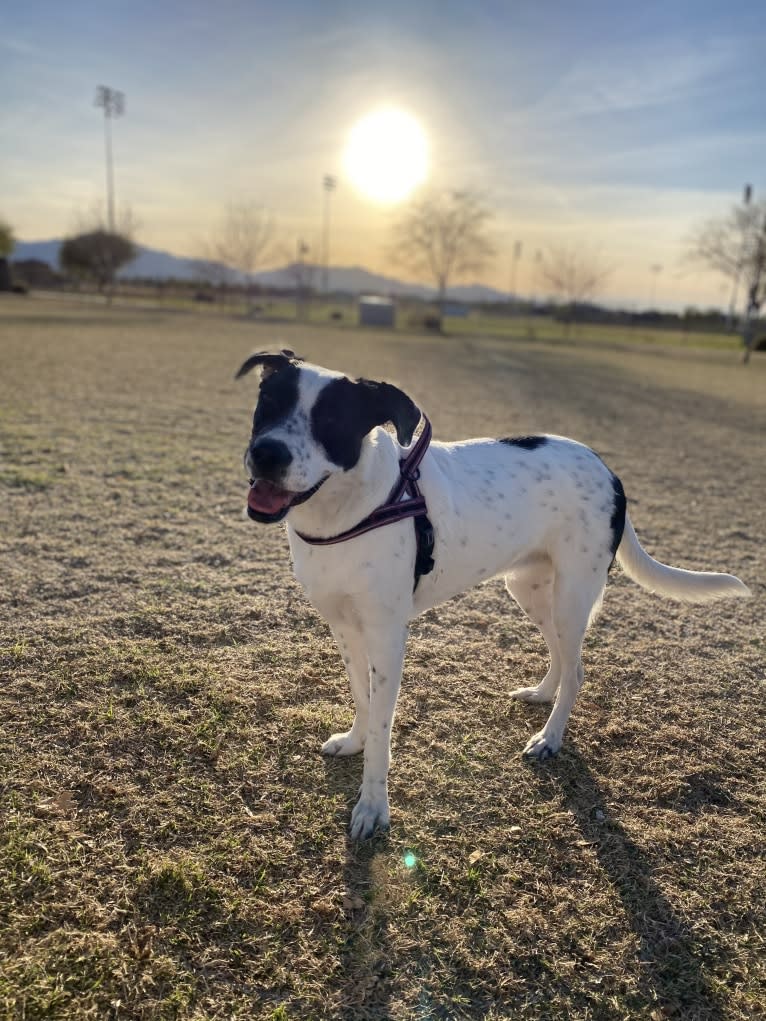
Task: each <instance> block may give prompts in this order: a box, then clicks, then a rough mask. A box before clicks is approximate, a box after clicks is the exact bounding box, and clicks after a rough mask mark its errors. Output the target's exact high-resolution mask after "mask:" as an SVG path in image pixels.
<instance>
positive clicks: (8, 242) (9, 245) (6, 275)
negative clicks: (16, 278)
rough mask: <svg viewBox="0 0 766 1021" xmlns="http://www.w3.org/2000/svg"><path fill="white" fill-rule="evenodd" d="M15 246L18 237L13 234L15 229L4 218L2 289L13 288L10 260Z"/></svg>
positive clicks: (0, 241)
mask: <svg viewBox="0 0 766 1021" xmlns="http://www.w3.org/2000/svg"><path fill="white" fill-rule="evenodd" d="M15 247H16V238H15V237H14V236H13V230H12V229H11V227H10V225H9V224H7V223H6V222H5V221H4V220H0V291H10V290H11V289H12V286H13V283H12V279H11V266H10V262H9V261H8V260H9V259H10V256H11V253H12V252H13V249H14V248H15Z"/></svg>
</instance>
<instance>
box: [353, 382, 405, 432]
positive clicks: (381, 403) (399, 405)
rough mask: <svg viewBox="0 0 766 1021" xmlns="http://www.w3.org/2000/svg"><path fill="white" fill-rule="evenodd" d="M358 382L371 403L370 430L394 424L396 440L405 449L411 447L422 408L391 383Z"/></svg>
mask: <svg viewBox="0 0 766 1021" xmlns="http://www.w3.org/2000/svg"><path fill="white" fill-rule="evenodd" d="M357 382H358V383H359V384H360V386H361V387H362V388H363V389H362V392H363V394H364V397H365V401H369V405H368V411H369V417H370V429H372V428H373V427H374V426H376V425H385V423H386V422H392V423H393V425H394V427H395V428H396V438H397V439H398V440H399V442H400V443H401V445H402V446H403V447H407V446H409V444H410V443H411V442H412V434H413V433H414V432H415V429H416V428H417V425H418V422H419V421H420V408H419V407H418V406H417V404H415V402H414V401H413V400H411V399H410V398H409V397H408V396H407V394H406V393H404V391H403V390H400V389H399V388H398V387H396V386H392V385H391V384H390V383H376V382H375V381H374V380H372V379H360V380H357ZM368 431H369V430H368Z"/></svg>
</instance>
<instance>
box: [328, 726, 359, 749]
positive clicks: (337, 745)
mask: <svg viewBox="0 0 766 1021" xmlns="http://www.w3.org/2000/svg"><path fill="white" fill-rule="evenodd" d="M363 748H364V739H363V738H361V737H360V736H359V735H358V734H355V733H354V732H353V730H347V731H346V733H345V734H332V735H331V736H330V737H328V738H327V740H326V741H325V743H324V744H323V745H322V755H356V754H357V752H360V751H361V750H362V749H363Z"/></svg>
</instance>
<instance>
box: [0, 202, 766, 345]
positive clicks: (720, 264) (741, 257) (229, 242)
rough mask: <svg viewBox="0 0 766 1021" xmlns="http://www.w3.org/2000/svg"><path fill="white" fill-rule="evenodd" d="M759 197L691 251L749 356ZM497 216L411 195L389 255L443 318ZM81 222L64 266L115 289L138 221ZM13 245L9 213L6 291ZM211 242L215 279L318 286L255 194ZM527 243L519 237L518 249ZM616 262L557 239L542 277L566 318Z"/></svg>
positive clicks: (758, 295) (487, 251)
mask: <svg viewBox="0 0 766 1021" xmlns="http://www.w3.org/2000/svg"><path fill="white" fill-rule="evenodd" d="M751 198H752V196H751V194H750V192H749V191H747V192H746V193H745V197H744V198H743V201H742V202H741V203H740V204H738V205H734V206H733V207H732V208H731V210H730V211H729V213H728V214H726V215H724V216H721V217H717V218H714V219H712V220H709V221H707V222H706V223H703V224H701V225H700V226H699V227H698V228H696V230H695V231H694V232H693V234H692V236H691V237H690V238H689V239H688V241H687V253H686V254H687V258H688V259H689V260H690V261H691V263H693V264H696V265H700V266H703V267H705V268H706V269H709V270H713V271H715V272H717V273H719V274H721V275H723V276H724V277H725V278H727V279H728V280H729V281H730V282H731V283H732V318H733V313H734V311H735V305H736V295H737V291H738V288H741V289H742V293H743V294H744V300H745V305H744V308H745V311H744V315H743V317H742V320H743V339H744V343H745V354H746V357H748V356H749V352H750V350H751V348H752V346H753V343H754V341H755V340H756V329H755V324H756V321H757V319H758V317H759V314H760V309H761V305H762V302H763V299H764V294H765V293H766V200H760V201H759V202H753V201H751ZM493 223H494V215H493V211H492V209H491V208H490V206H489V204H488V203H487V201H486V200H485V199H484V198H483V197H482V196H480V195H478V194H476V193H475V192H472V191H468V190H453V191H447V192H443V193H439V194H436V193H432V194H426V195H423V196H422V197H420V198H417V199H416V200H414V201H413V202H411V203H410V205H409V206H408V207H406V209H405V211H404V212H403V213H402V215H401V216H400V217H399V219H398V220H397V221H396V222H395V224H394V226H393V228H392V231H391V241H390V245H389V247H388V256H389V258H390V260H391V262H392V263H395V264H398V265H400V266H402V267H404V268H406V269H408V270H409V271H411V272H412V273H414V274H417V275H418V276H419V277H420V278H421V279H423V278H428V279H430V280H431V282H432V283H433V285H434V288H435V291H436V306H437V308H438V310H439V315H440V316H441V315H443V313H444V309H445V305H446V303H447V301H448V297H449V288H450V286H451V285H452V284H454V282H455V280H456V279H458V278H461V277H462V278H464V277H465V275H466V274H468V273H472V274H479V273H481V272H482V271H483V270H484V269H485V268H486V267H487V265H488V264H489V263H490V262H491V261H492V260H493V259H494V258H495V257H496V256H497V246H496V243H495V241H494V239H493V230H492V228H493ZM81 227H82V228H83V229H80V230H79V231H77V232H76V233H75V234H73V235H72V236H71V237H68V238H66V239H65V241H64V242H63V244H62V246H61V250H60V255H59V262H60V266H61V269H62V271H63V272H64V273H65V274H66V275H67V276H68V277H70V278H72V279H75V280H87V281H89V282H90V283H93V284H95V286H96V287H97V288H98V290H99V291H100V292H103V293H105V294H107V296H109V295H110V294H111V292H112V289H113V287H114V283H115V280H116V277H117V274H118V272H119V271H120V269H121V268H122V267H123V266H125V265H127V264H128V263H129V262H130V261H132V260H133V259H134V258H135V257H136V255H137V253H138V249H137V246H136V243H135V240H134V235H135V229H136V224H135V221H134V220H133V218H132V216H131V215H130V212H129V211H126V212H124V213H123V216H122V217H121V221H120V223H119V225H118V227H117V229H116V230H114V231H111V230H109V229H108V228H107V227H106V226H105V225H104V220H103V216H100V215H99V214H98V213H97V212H96V213H95V214H93V213H91V215H90V217H89V219H88V220H87V222H83V223H81ZM14 244H15V241H14V236H13V231H12V229H11V228H10V226H9V225H8V224H7V223H5V222H3V221H0V290H8V289H10V288H11V286H12V280H11V274H10V265H9V258H10V254H11V253H12V251H13V248H14ZM203 248H204V253H203V258H202V259H201V260H197V264H198V267H199V271H200V276H201V277H204V278H205V279H206V281H207V282H208V283H210V284H211V285H216V284H219V285H223V284H225V283H226V282H227V281H230V279H231V273H232V271H234V272H236V273H237V274H239V276H240V279H241V280H243V281H244V284H245V287H246V289H247V288H248V285H250V286H252V285H253V283H254V277H255V274H256V273H257V272H258V271H259V270H261V269H262V268H263V267H264V266H265V265H266V264H268V262H269V261H270V260H273V259H275V258H281V259H286V260H287V262H288V267H287V268H288V273H289V275H290V277H291V281H292V283H293V286H294V289H295V292H296V294H297V295H298V297H299V300H300V296H301V295H302V294H303V295H305V296H307V295H308V293H309V292H310V291H311V290H312V287H313V274H314V271H315V267H314V266H312V265H311V263H310V262H309V261H308V260H307V258H306V256H307V255H308V254H309V247H308V245H307V244H306V243H305V242H304V241H303V239H301V238H299V239H297V243H296V245H295V248H294V249H293V248H292V247H291V246H287V245H285V244H282V245H281V246H280V245H278V244H277V242H276V237H275V224H274V219H273V217H272V216H271V214H270V212H269V211H268V210H267V209H266V208H265V207H263V206H260V205H258V204H256V203H254V202H230V203H229V204H228V205H227V207H226V210H225V214H224V217H223V219H222V221H221V223H220V225H219V228H218V230H217V232H216V233H215V235H214V236H213V237H212V238H211V239H210V240H209V241H207V242H205V243H204V245H203ZM519 251H520V246H518V243H517V251H516V253H515V257H516V256H517V255H518V254H519ZM613 268H614V267H612V266H610V265H608V264H607V263H606V262H605V261H604V260H603V258H602V256H601V255H600V254H599V253H597V252H594V251H593V250H592V249H590V248H588V247H587V246H586V245H583V244H571V245H549V246H548V247H546V248H544V249H541V250H540V251H539V252H538V254H537V259H536V273H537V277H538V284H539V286H540V287H541V288H542V289H543V290H544V291H545V292H546V293H547V295H548V296H549V297H550V299H551V300H553V301H555V302H556V303H557V304H558V305H560V306H561V307H562V309H563V310H564V312H565V319H566V320H568V318H569V314H570V313H571V312H572V311H573V310H574V309H576V308H577V307H578V306H583V305H586V304H587V303H589V302H592V301H593V299H594V298H595V297H596V296H597V295H598V294H599V292H600V290H601V289H602V288H603V286H604V284H605V283H606V281H607V280H608V278H609V276H610V275H611V273H612V272H613ZM513 297H515V296H512V298H513Z"/></svg>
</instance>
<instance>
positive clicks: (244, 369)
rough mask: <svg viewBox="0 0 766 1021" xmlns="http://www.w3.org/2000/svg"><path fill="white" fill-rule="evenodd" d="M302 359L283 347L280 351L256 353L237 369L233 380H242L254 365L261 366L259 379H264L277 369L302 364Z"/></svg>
mask: <svg viewBox="0 0 766 1021" xmlns="http://www.w3.org/2000/svg"><path fill="white" fill-rule="evenodd" d="M302 361H303V359H302V358H301V357H300V355H297V354H295V352H294V351H291V350H290V349H289V348H287V347H284V348H282V350H281V351H256V352H255V354H252V355H250V357H249V358H248V359H247V360H246V361H245V362H243V363H242V365H240V367H239V371H238V372H237V374H236V376H235V377H234V378H235V379H242V377H243V376H246V375H247V373H248V372H249V371H250V370H251V369H254V368H255V367H256V365H261V366H263V369H262V372H261V378H262V379H265V378H266V376H270V375H271V373H272V372H276V371H277V369H284V368H285V367H286V366H288V365H297V363H298V362H302Z"/></svg>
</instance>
